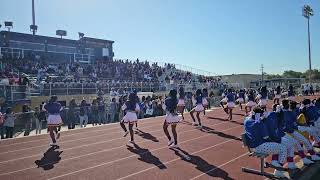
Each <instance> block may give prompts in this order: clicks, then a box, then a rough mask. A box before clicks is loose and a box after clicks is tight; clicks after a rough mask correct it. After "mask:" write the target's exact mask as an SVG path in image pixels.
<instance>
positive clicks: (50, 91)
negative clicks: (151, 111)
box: [49, 83, 52, 97]
mask: <svg viewBox="0 0 320 180" xmlns="http://www.w3.org/2000/svg"><path fill="white" fill-rule="evenodd" d="M51 86H52V84H51V83H50V84H49V95H50V97H51V95H52V90H51Z"/></svg>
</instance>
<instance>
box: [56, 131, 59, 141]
mask: <svg viewBox="0 0 320 180" xmlns="http://www.w3.org/2000/svg"><path fill="white" fill-rule="evenodd" d="M59 138H60V132H58V133H57V135H56V139H57V140H58V139H59Z"/></svg>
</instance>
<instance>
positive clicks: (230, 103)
mask: <svg viewBox="0 0 320 180" xmlns="http://www.w3.org/2000/svg"><path fill="white" fill-rule="evenodd" d="M226 99H227V106H226V108H227V111H228V114H229V120H230V121H231V120H232V110H233V108H234V106H235V103H234V100H235V94H234V93H233V92H232V89H228V94H227V96H226Z"/></svg>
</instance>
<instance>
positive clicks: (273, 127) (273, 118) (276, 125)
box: [264, 112, 286, 143]
mask: <svg viewBox="0 0 320 180" xmlns="http://www.w3.org/2000/svg"><path fill="white" fill-rule="evenodd" d="M264 124H265V126H266V127H267V130H268V134H269V137H270V138H271V139H272V140H273V141H275V142H278V143H279V142H281V138H282V137H283V136H285V135H286V134H285V132H284V130H283V128H284V121H282V120H281V119H280V118H279V117H278V114H277V113H276V112H270V113H269V115H268V117H267V119H266V121H264Z"/></svg>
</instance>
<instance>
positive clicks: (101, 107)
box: [97, 97, 106, 125]
mask: <svg viewBox="0 0 320 180" xmlns="http://www.w3.org/2000/svg"><path fill="white" fill-rule="evenodd" d="M97 100H98V122H99V125H101V123H103V124H105V123H106V122H105V120H106V118H105V117H106V110H105V104H104V102H103V99H101V98H99V97H98V99H97Z"/></svg>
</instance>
